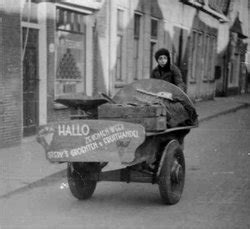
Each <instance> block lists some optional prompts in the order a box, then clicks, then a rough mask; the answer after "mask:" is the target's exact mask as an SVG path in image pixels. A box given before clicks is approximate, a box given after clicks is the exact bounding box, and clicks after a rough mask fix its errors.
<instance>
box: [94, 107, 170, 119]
mask: <svg viewBox="0 0 250 229" xmlns="http://www.w3.org/2000/svg"><path fill="white" fill-rule="evenodd" d="M158 116H166V109H165V107H164V106H161V105H159V104H157V105H156V104H152V105H140V104H139V105H129V104H103V105H101V106H99V107H98V117H99V118H100V119H101V118H124V119H126V118H143V117H158Z"/></svg>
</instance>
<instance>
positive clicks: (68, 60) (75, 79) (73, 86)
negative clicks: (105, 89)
mask: <svg viewBox="0 0 250 229" xmlns="http://www.w3.org/2000/svg"><path fill="white" fill-rule="evenodd" d="M56 25H57V30H56V35H57V40H56V46H57V50H56V51H57V55H56V56H57V65H56V95H57V96H58V95H62V94H70V93H78V92H85V87H86V86H85V45H84V44H85V36H86V34H85V22H84V15H82V14H79V13H76V12H73V11H69V10H66V9H62V8H57V10H56Z"/></svg>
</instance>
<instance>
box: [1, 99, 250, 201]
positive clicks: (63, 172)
mask: <svg viewBox="0 0 250 229" xmlns="http://www.w3.org/2000/svg"><path fill="white" fill-rule="evenodd" d="M247 107H250V103H243V104H241V105H239V106H236V107H234V108H231V109H228V110H225V111H221V112H218V113H216V114H213V115H210V116H207V117H204V118H201V119H199V123H202V122H205V121H208V120H210V119H213V118H216V117H218V116H221V115H225V114H229V113H233V112H236V111H237V110H240V109H245V108H247ZM66 177H67V169H63V170H61V171H59V172H56V173H53V174H51V175H49V176H46V177H44V178H41V179H39V180H37V181H34V182H32V183H30V184H28V185H25V186H23V187H21V188H18V189H16V190H13V191H10V192H8V193H7V194H3V195H1V196H0V199H2V198H9V197H11V196H12V195H15V194H21V193H23V192H25V191H28V190H30V189H33V188H38V187H41V186H43V185H47V184H52V183H54V182H56V181H59V180H60V179H62V178H66Z"/></svg>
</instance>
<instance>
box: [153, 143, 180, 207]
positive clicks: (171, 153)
mask: <svg viewBox="0 0 250 229" xmlns="http://www.w3.org/2000/svg"><path fill="white" fill-rule="evenodd" d="M162 155H163V156H164V155H165V156H164V158H163V159H162V160H163V163H162V167H161V171H160V174H159V177H158V186H159V191H160V196H161V198H162V201H163V203H164V204H168V205H173V204H176V203H177V202H179V200H180V198H181V195H182V192H183V188H184V183H185V158H184V154H183V151H182V149H181V146H180V144H179V143H178V142H177V141H172V142H170V143H169V144H168V145H167V146H166V147H165V149H164V151H163V154H162ZM176 159H177V161H178V163H179V164H180V165H181V167H182V169H181V170H182V173H181V175H180V176H181V179H180V183H179V184H173V181H172V179H171V169H172V167H173V165H174V162H175V160H176Z"/></svg>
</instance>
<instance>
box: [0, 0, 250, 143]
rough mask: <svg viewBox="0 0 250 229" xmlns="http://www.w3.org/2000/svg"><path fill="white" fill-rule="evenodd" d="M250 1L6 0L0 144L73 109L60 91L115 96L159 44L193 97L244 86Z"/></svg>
mask: <svg viewBox="0 0 250 229" xmlns="http://www.w3.org/2000/svg"><path fill="white" fill-rule="evenodd" d="M247 9H248V8H247V0H240V1H237V2H236V1H235V0H231V1H230V0H176V1H173V0H85V1H83V0H21V1H14V0H3V1H1V3H0V66H1V70H0V95H1V96H0V123H1V125H0V147H2V146H7V145H11V144H16V143H19V142H20V141H21V140H22V138H23V137H24V136H30V135H34V134H35V133H36V130H37V127H38V126H39V125H43V124H46V123H49V122H53V121H56V120H65V119H69V110H68V109H67V108H66V107H64V106H62V105H60V104H57V103H55V102H54V100H55V99H56V98H58V96H60V95H64V94H71V93H84V94H87V95H95V94H97V93H98V92H105V93H106V94H108V95H111V96H112V95H114V94H115V93H116V92H117V90H119V89H120V88H122V87H123V86H124V85H126V84H128V83H130V82H132V81H135V80H139V79H146V78H149V77H150V72H151V71H152V69H153V67H154V66H155V65H156V62H155V60H154V53H155V51H156V50H157V49H159V48H161V47H165V48H167V49H169V50H170V52H171V55H172V60H173V62H174V63H175V64H177V65H178V66H179V68H180V69H181V71H182V74H183V79H184V81H185V83H186V85H187V93H188V95H189V96H190V97H191V98H192V99H193V100H203V99H213V98H214V96H215V94H217V95H230V94H233V93H244V92H246V90H244V88H245V87H246V85H244V82H245V81H246V76H244V70H243V68H244V65H243V62H246V60H244V58H243V57H245V56H246V55H245V54H246V52H247V50H246V47H245V46H246V45H245V41H246V37H247V36H248V34H247V33H248V31H247V29H246V28H248V27H247V26H248V11H247ZM248 60H249V59H248ZM245 75H246V74H245ZM244 77H245V78H244ZM244 80H245V81H244Z"/></svg>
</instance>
